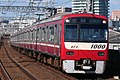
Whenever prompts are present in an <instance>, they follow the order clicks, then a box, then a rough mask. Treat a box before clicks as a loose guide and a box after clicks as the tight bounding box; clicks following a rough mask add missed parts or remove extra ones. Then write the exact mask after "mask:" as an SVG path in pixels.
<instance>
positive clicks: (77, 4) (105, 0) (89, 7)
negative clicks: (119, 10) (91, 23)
mask: <svg viewBox="0 0 120 80" xmlns="http://www.w3.org/2000/svg"><path fill="white" fill-rule="evenodd" d="M84 11H86V12H88V13H94V14H100V15H104V16H106V17H108V13H109V0H72V12H73V13H78V12H84Z"/></svg>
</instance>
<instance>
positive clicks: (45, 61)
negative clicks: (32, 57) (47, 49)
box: [43, 56, 47, 64]
mask: <svg viewBox="0 0 120 80" xmlns="http://www.w3.org/2000/svg"><path fill="white" fill-rule="evenodd" d="M43 62H44V63H45V64H46V63H47V58H46V56H44V57H43Z"/></svg>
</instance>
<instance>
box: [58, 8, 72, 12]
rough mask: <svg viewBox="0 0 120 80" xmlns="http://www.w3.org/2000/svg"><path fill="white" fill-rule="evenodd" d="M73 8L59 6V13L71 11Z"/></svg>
mask: <svg viewBox="0 0 120 80" xmlns="http://www.w3.org/2000/svg"><path fill="white" fill-rule="evenodd" d="M71 11H72V9H71V8H69V7H60V8H57V13H64V12H71Z"/></svg>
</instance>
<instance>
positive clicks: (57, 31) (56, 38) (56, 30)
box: [54, 25, 59, 44]
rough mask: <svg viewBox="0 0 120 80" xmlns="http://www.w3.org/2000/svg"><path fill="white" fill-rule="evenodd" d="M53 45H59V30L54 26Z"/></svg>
mask: <svg viewBox="0 0 120 80" xmlns="http://www.w3.org/2000/svg"><path fill="white" fill-rule="evenodd" d="M54 37H55V38H54V39H55V40H54V43H55V44H59V39H58V38H59V30H58V25H55V35H54Z"/></svg>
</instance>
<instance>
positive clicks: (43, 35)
mask: <svg viewBox="0 0 120 80" xmlns="http://www.w3.org/2000/svg"><path fill="white" fill-rule="evenodd" d="M45 38H46V31H45V28H42V42H45Z"/></svg>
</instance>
